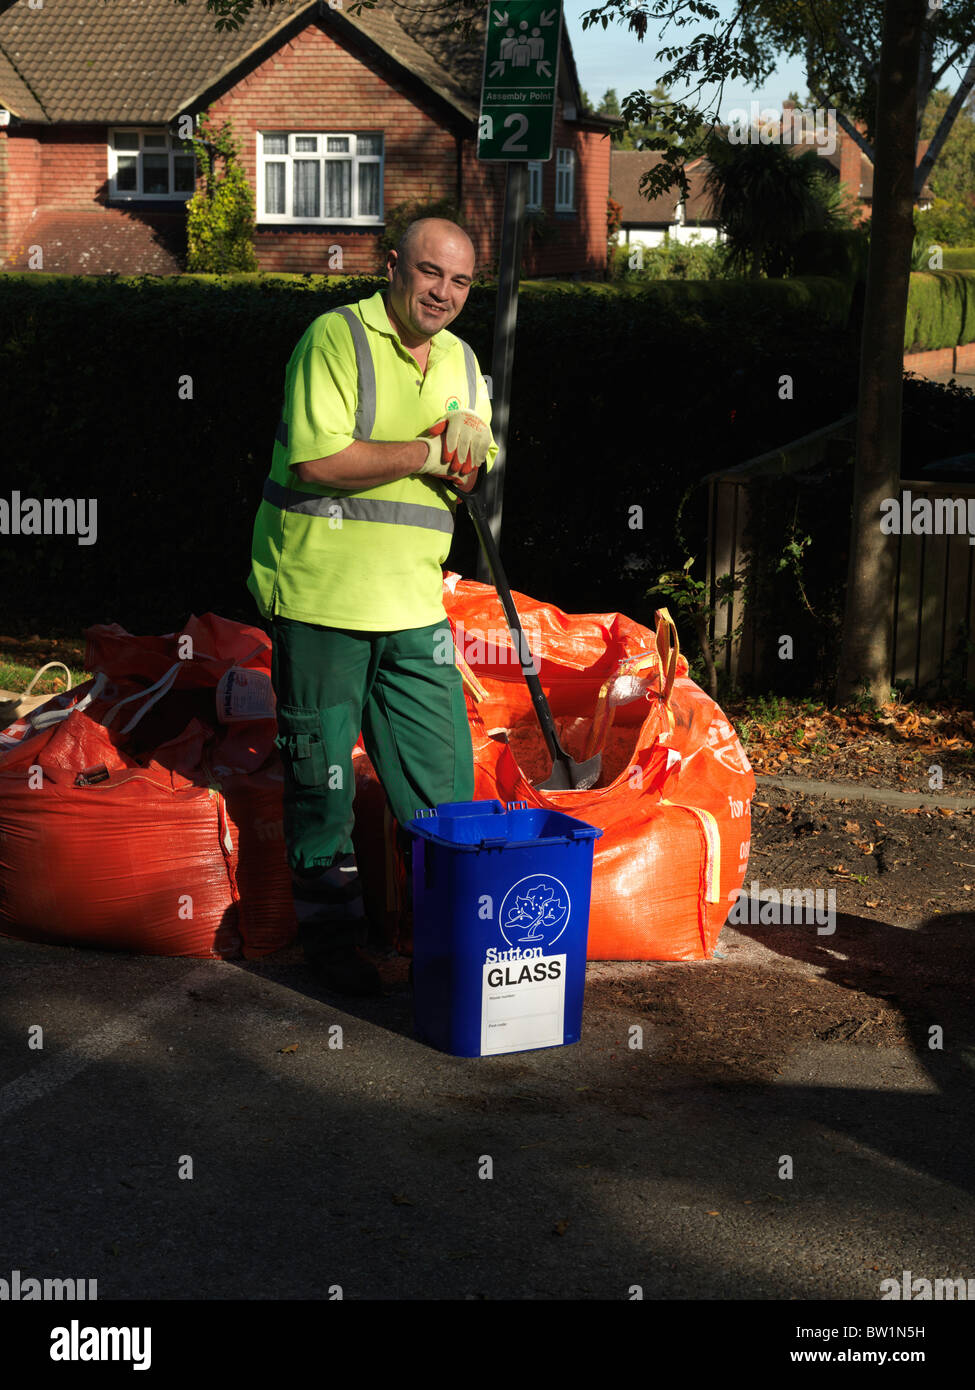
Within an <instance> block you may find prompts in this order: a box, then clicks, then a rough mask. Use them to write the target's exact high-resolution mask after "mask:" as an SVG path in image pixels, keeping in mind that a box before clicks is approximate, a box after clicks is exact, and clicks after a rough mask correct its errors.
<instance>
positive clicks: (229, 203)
mask: <svg viewBox="0 0 975 1390" xmlns="http://www.w3.org/2000/svg"><path fill="white" fill-rule="evenodd" d="M195 144H196V147H197V159H198V161H199V165H200V171H201V173H202V175H203V181H204V187H203V188H202V189H198V190H197V192H196V193H194V195H193V197H192V198H191V199H190V200H189V202H188V203H187V205H186V246H187V256H186V268H187V270H190V271H209V272H215V273H218V274H219V273H223V272H225V271H233V270H237V271H253V270H257V269H258V263H257V255H256V253H255V251H254V211H255V210H254V193H253V190H252V189H251V186H250V184H249V183H248V182H247V175H246V174H245V172H244V170H243V168H242V166H241V164H240V162H239V160H240V150H239V147H238V144H237V141H236V139H235V138H234V132H233V122H232V121H229V120H228V121H224V122H223V124H222V125H221V126H220V127H219V129H216V128H215V127H214V125H213V123H212V120H211V118H210V114H209V112H207V113H206V115H204V116H203V117H202V118H201V120H200V130H199V135H198V137H197V139H196V141H195ZM211 151H212V154H211ZM217 159H220V160H222V161H223V168H222V170H221V171H220V172H219V173H217V172H216V170H215V169H214V164H215V162H216V160H217Z"/></svg>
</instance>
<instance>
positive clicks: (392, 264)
mask: <svg viewBox="0 0 975 1390" xmlns="http://www.w3.org/2000/svg"><path fill="white" fill-rule="evenodd" d="M398 260H399V256H398V254H397V252H395V251H393V250H390V251H389V253H388V254H387V256H386V274H387V276H388V277H389V279H390V280H392V278H393V271H394V270H395V269H396V262H397V261H398Z"/></svg>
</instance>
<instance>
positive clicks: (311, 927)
mask: <svg viewBox="0 0 975 1390" xmlns="http://www.w3.org/2000/svg"><path fill="white" fill-rule="evenodd" d="M291 881H292V892H293V896H294V903H295V912H296V915H297V917H298V940H299V941H300V943H301V946H302V949H303V951H304V953H305V963H306V964H307V965H308V967H309V969H310V970H311V971H312V973H313V974H314V976H315V978H316V979H317V980H319V981H320V982H321V983H322V984H323V985H325V987H326V988H327V989H333V990H335V991H336V993H338V994H349V995H370V994H381V993H382V980H381V979H380V977H379V972H378V970H377V969H376V967H375V966H374V965H372V964H371V962H369V961H367V960H365V959H364V958H363V956H362V955H360V951H359V948H360V947H363V946H365V944H366V931H367V923H366V917H365V912H364V910H363V904H362V888H361V885H360V883H359V877H358V873H357V872H356V868H355V859H354V857H353V856H352V855H345V856H343V857H342V858H341V859H339V860H337V861H336V862H335V864H333V865H332V866H331V867H330V868H327V869H316V870H309V871H307V872H300V871H298V870H295V871H294V872H293V873H292V875H291Z"/></svg>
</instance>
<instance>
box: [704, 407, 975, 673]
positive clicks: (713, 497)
mask: <svg viewBox="0 0 975 1390" xmlns="http://www.w3.org/2000/svg"><path fill="white" fill-rule="evenodd" d="M855 432H856V415H855V414H851V415H845V416H843V417H842V419H839V420H835V421H834V422H833V423H832V424H830V425H826V426H825V427H824V428H823V429H820V430H816V431H814V433H812V434H808V435H804V436H803V437H802V438H801V439H797V440H794V441H793V442H792V443H791V444H787V445H785V446H784V448H782V449H776V450H772V451H771V452H769V453H767V454H762V455H761V456H760V457H758V458H754V459H749V460H748V462H747V463H743V464H740V465H739V466H738V467H737V468H731V469H728V470H726V471H724V472H721V473H714V474H711V475H710V477H709V479H708V484H709V494H708V582H709V585H710V593H711V597H712V600H713V599H714V596H715V587H716V584H717V582H718V580H719V578H721V576H723V575H730V576H731V577H732V578H741V577H743V575H744V572H745V569H746V566H747V562H748V555H747V551H746V547H745V540H744V537H745V533H746V528H747V524H748V515H749V496H750V491H751V489H752V488H753V487H756V486H758V487H760V486H761V485H762V482H763V480H765V479H768V478H771V477H781V476H783V475H785V474H790V473H802V472H807V471H810V470H813V469H816V468H819V467H822V466H824V465H827V466H832V465H835V463H837V462H841V463H842V462H848V463H849V466H850V467H851V468H852V467H853V459H854V455H855ZM908 492H910V494H911V495H912V497H913V498H914V499H927V500H928V501H930V502H931V503H932V504H934V503H936V502H938V501H941V500H944V501H946V502H957V501H959V500H961V501H963V502H964V503H965V506H966V509H967V512H968V514H971V513H972V511H973V509H972V508H969V507H968V503H969V500H970V499H973V500H975V482H969V481H965V482H961V481H959V482H953V483H947V482H933V481H931V480H929V479H912V480H906V479H904V480H902V481H901V484H900V497H903V496H904V494H906V493H908ZM936 514H937V513H936ZM837 524H838V525H839V526H842V527H844V528H846V529H847V530H848V529H849V525H850V517H849V515H843V516H840V517H838V518H837ZM877 524H878V525H879V524H880V518H879V517H878V519H877ZM956 524H957V523H956ZM892 539H895V540H896V544H897V579H896V589H895V612H894V643H893V652H892V658H891V670H890V680H891V684H892V685H893V684H894V682H895V681H906V682H907V683H908V684H909V686H910V687H912V688H913V689H915V690H930V691H936V690H938V689H940V688H941V687H943V686H944V684H945V682H946V681H947V680H949V679H952V678H953V679H956V680H957V679H958V677H959V676H960V677H961V679H962V680H963V681H964V682H965V684H966V685H967V686H975V652H973V651H972V650H971V634H972V619H973V616H975V544H970V543H969V536H968V534H966V533H964V532H961V533H958V532H957V531H956V533H955V534H953V535H914V534H911V535H903V534H900V535H898V536H896V537H895V538H892ZM972 539H973V540H975V537H973V538H972ZM739 624H741V631H740V632H739V633H738V634H737V636H735V637H734V638H733V639H732V640H730V641H729V640H728V634H729V633H734V631H735V629H736V628H737V627H738V626H739ZM711 637H712V641H713V642H714V644H715V653H716V657H715V659H716V664H717V665H718V668H719V670H723V671H724V672H725V673H726V675H727V676H728V677H729V678H730V679H731V680H732V681H734V682H735V683H736V684H737V683H740V684H743V685H746V686H748V685H752V686H759V687H760V686H761V685H762V684H763V683H765V684H766V685H769V684H772V683H774V678H773V676H772V670H771V662H770V660H769V647H770V640H769V637H768V634H762V633H759V632H758V631H757V629H756V625H755V623H754V622H753V621H752V615H751V614H750V612H749V608H748V605H747V604H746V603H745V602H744V599H743V597H742V594H741V593H740V592H739V593H736V594H735V596H734V598H733V600H732V602H731V603H730V604H729V605H727V606H724V605H723V606H721V607H720V608H719V609H718V611H717V613H716V615H715V617H714V619H713V620H712V624H711Z"/></svg>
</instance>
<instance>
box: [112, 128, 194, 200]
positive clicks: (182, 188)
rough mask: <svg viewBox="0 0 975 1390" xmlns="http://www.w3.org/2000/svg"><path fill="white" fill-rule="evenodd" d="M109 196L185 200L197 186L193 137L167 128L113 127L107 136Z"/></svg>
mask: <svg viewBox="0 0 975 1390" xmlns="http://www.w3.org/2000/svg"><path fill="white" fill-rule="evenodd" d="M108 188H109V194H108V196H109V197H110V198H170V199H174V200H175V199H179V200H180V201H182V202H185V201H186V199H187V198H191V197H192V196H193V193H194V191H195V189H196V155H195V154H194V153H193V143H192V141H190V140H178V139H177V138H176V137H175V136H173V135H171V134H170V133H169V131H168V130H165V129H162V130H160V129H156V130H113V131H111V132H110V133H109V137H108Z"/></svg>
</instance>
